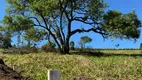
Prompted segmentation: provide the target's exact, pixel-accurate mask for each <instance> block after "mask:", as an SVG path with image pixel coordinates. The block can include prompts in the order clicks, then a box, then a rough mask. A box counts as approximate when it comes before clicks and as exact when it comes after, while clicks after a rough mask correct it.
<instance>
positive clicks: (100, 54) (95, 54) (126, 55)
mask: <svg viewBox="0 0 142 80" xmlns="http://www.w3.org/2000/svg"><path fill="white" fill-rule="evenodd" d="M71 54H77V55H85V56H96V57H110V56H122V57H142V53H139V54H129V53H128V54H117V53H103V52H99V51H98V52H91V51H85V52H72V53H71Z"/></svg>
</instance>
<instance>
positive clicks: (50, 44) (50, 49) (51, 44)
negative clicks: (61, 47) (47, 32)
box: [41, 42, 57, 52]
mask: <svg viewBox="0 0 142 80" xmlns="http://www.w3.org/2000/svg"><path fill="white" fill-rule="evenodd" d="M55 47H56V45H55V43H54V42H48V43H47V44H45V45H43V46H41V51H44V52H56V51H57V50H56V48H55Z"/></svg>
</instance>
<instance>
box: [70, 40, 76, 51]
mask: <svg viewBox="0 0 142 80" xmlns="http://www.w3.org/2000/svg"><path fill="white" fill-rule="evenodd" d="M70 49H71V50H74V49H75V48H74V41H71V42H70Z"/></svg>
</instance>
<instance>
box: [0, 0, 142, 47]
mask: <svg viewBox="0 0 142 80" xmlns="http://www.w3.org/2000/svg"><path fill="white" fill-rule="evenodd" d="M104 1H105V2H107V4H108V5H109V8H108V9H111V10H118V11H121V12H123V13H128V12H131V11H132V10H133V9H135V10H136V14H137V15H138V18H139V19H140V20H141V21H142V9H141V8H142V5H141V4H142V0H104ZM0 5H1V6H0V21H1V20H2V19H3V17H4V15H5V7H6V3H5V1H4V0H0ZM75 24H76V23H75ZM78 25H79V26H80V25H82V24H78ZM141 32H142V29H141ZM86 35H87V36H89V37H91V38H92V39H93V41H92V42H91V43H90V44H88V46H90V47H93V48H115V45H116V44H120V46H119V48H139V46H140V43H141V42H142V33H141V36H140V38H139V39H138V40H137V42H135V43H134V41H132V40H124V39H123V40H120V39H114V38H111V39H110V38H109V39H107V40H105V41H104V40H103V38H102V36H101V35H99V34H96V33H93V32H90V33H83V34H75V35H73V36H72V37H71V40H73V41H75V45H76V46H78V42H79V39H80V37H81V36H86ZM12 40H13V44H14V43H16V38H13V39H12ZM44 43H45V42H42V43H41V44H39V45H42V44H44Z"/></svg>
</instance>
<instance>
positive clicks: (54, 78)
mask: <svg viewBox="0 0 142 80" xmlns="http://www.w3.org/2000/svg"><path fill="white" fill-rule="evenodd" d="M48 80H60V70H48Z"/></svg>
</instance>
